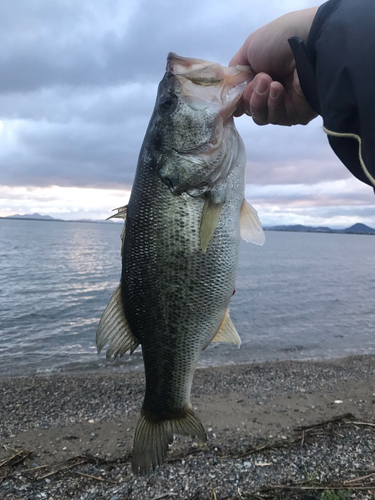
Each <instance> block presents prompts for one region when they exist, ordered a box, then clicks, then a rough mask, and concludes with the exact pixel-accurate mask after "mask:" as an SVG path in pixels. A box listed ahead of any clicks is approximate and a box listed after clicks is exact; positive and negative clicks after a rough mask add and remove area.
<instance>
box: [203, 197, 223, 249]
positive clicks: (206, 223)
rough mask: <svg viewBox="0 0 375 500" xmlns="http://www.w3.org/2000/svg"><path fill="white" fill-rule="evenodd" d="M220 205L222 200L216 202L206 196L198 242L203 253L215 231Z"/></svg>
mask: <svg viewBox="0 0 375 500" xmlns="http://www.w3.org/2000/svg"><path fill="white" fill-rule="evenodd" d="M222 206H223V202H219V203H216V202H214V201H213V200H212V199H211V198H210V197H208V198H206V202H205V204H204V207H203V211H202V218H201V225H200V228H199V236H200V243H201V249H202V252H203V253H205V252H206V251H207V248H208V245H209V243H210V241H211V238H212V236H213V234H214V232H215V229H216V226H217V223H218V220H219V216H220V211H221V207H222Z"/></svg>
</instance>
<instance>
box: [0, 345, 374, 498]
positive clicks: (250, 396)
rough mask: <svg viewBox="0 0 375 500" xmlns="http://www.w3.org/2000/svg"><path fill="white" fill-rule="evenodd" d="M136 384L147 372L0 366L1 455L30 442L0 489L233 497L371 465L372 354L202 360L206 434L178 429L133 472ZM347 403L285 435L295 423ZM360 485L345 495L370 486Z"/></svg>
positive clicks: (198, 405)
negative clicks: (162, 454) (3, 370)
mask: <svg viewBox="0 0 375 500" xmlns="http://www.w3.org/2000/svg"><path fill="white" fill-rule="evenodd" d="M143 394H144V376H143V373H134V372H133V373H120V374H113V373H111V374H105V373H104V374H103V373H85V374H82V373H81V374H69V375H51V376H35V377H17V378H0V395H1V404H0V438H1V446H0V464H1V461H2V460H6V459H8V458H9V457H10V456H11V455H12V454H14V452H16V451H17V450H18V451H20V450H27V451H30V454H29V455H28V457H27V458H26V459H25V460H24V462H23V463H20V464H18V465H16V466H14V465H13V466H12V464H11V463H10V464H9V467H8V465H7V464H6V465H3V466H1V467H0V498H5V499H7V500H15V499H18V498H28V499H30V500H33V499H39V498H53V499H55V498H58V499H65V498H82V499H88V498H92V499H102V498H103V499H104V498H105V499H107V498H108V499H111V500H120V499H122V498H124V499H125V498H129V499H138V498H150V499H156V498H167V497H172V498H183V499H185V498H186V499H187V498H189V499H190V498H195V499H200V498H202V499H209V498H212V499H214V498H216V499H217V500H219V499H224V498H227V499H228V498H238V499H240V498H250V497H249V496H248V497H246V495H250V494H251V493H255V492H256V491H259V490H260V489H261V488H262V487H265V486H269V485H271V484H279V485H284V486H285V485H287V484H297V483H298V482H300V481H303V480H304V478H305V479H306V476H307V477H310V476H309V475H311V477H315V478H318V479H319V482H320V484H322V485H325V484H329V482H332V481H344V480H349V479H353V478H355V477H357V476H358V475H361V474H362V475H363V476H364V475H366V474H365V472H368V473H370V472H369V471H371V470H372V471H373V472H375V451H374V450H375V425H369V424H375V415H374V410H375V356H372V355H368V356H354V357H349V358H343V359H338V360H326V361H315V362H310V361H304V362H297V361H283V362H266V363H262V364H249V365H238V366H225V367H213V368H202V369H198V370H197V371H196V375H195V378H194V383H193V389H192V404H193V408H194V409H195V411H196V413H197V415H198V416H199V418H200V419H201V421H202V423H203V425H204V426H205V428H206V430H207V434H208V442H207V443H206V444H200V443H199V442H194V441H193V440H191V439H189V438H178V439H176V440H175V442H174V443H173V445H172V447H171V450H170V452H169V461H168V463H166V464H165V465H164V466H163V467H161V468H159V469H158V470H157V471H156V472H154V473H152V474H151V475H149V476H148V477H146V478H136V477H134V476H133V475H132V473H131V470H130V462H129V457H130V452H131V447H132V440H133V436H134V430H135V426H136V423H137V419H138V416H139V411H140V407H141V404H142V399H143ZM344 414H351V416H348V417H347V419H343V420H342V421H341V423H339V424H337V425H336V424H332V425H331V426H328V427H327V429H328V431H327V432H325V431H324V432H323V431H322V433H321V435H319V434H317V436H315V435H314V436H315V437H314V438H313V439H311V436H310V437H309V431H306V439H305V438H304V431H303V434H301V431H299V432H300V436H302V438H301V439H300V440H299V441H298V440H297V441H296V442H292V440H293V439H295V438H296V436H297V434H296V431H295V429H296V428H297V427H301V426H304V427H308V426H311V425H314V424H317V423H319V422H325V421H328V420H331V419H333V418H335V417H338V416H342V415H344ZM353 420H354V421H355V422H361V423H360V424H353V423H352V422H353ZM365 424H366V425H365ZM324 429H326V428H324ZM298 439H299V438H298ZM283 442H284V443H285V446H282V443H283ZM297 442H298V444H296V443H297ZM278 443H279V444H280V443H281V447H280V446H279V445H278ZM274 444H276V445H277V446H276V447H274V446H273V445H274ZM265 445H270V446H271V447H270V448H269V449H264V450H260V451H257V452H255V453H254V449H255V448H256V447H260V446H265ZM249 450H252V452H251V453H247V454H246V452H247V451H249ZM77 457H81V458H77ZM85 457H86V461H85ZM69 460H70V462H69ZM74 460H76V462H77V463H78V462H81V463H78V465H74V464H75V463H76V462H74ZM95 460H96V462H95ZM59 463H60V464H62V463H65V469H64V470H60V471H59V472H57V473H54V471H56V469H58V467H60V468H61V467H62V465H61V466H56V464H59ZM72 464H73V465H72ZM41 466H50V467H49V468H48V467H46V468H43V467H42V468H41ZM53 467H55V468H53ZM50 472H52V473H51V474H50V475H48V476H47V477H46V474H49V473H50ZM370 480H372V479H371V478H369V479H368V480H367V481H370ZM374 480H375V475H374ZM288 481H289V483H288ZM348 484H351V486H353V484H354V485H355V484H356V483H348ZM366 484H367V483H366ZM369 487H370V486H368V488H369ZM368 488H367V490H365V489H362V490H355V495H356V496H352V497H350V498H372V497H371V496H368V497H367V496H366V495H370V494H369V493H366V491H370V490H369V489H368ZM283 491H284V490H283ZM353 491H354V490H353ZM373 491H375V481H374V490H373ZM285 494H287V495H289V494H290V495H291V496H284V498H303V497H302V496H299V497H298V496H293V495H294V494H295V493H294V492H293V488H292V489H291V492H289V493H285ZM314 494H315V495H317V493H313V495H314ZM163 495H164V496H163ZM254 498H255V497H254ZM259 498H260V497H259ZM271 498H272V497H271ZM311 498H320V497H318V496H315V497H314V496H311Z"/></svg>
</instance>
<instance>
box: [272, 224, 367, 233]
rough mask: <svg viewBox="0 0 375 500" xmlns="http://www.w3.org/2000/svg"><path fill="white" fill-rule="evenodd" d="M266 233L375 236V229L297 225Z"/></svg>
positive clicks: (359, 226) (280, 227)
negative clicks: (289, 232) (290, 232)
mask: <svg viewBox="0 0 375 500" xmlns="http://www.w3.org/2000/svg"><path fill="white" fill-rule="evenodd" d="M264 229H265V230H266V231H267V230H268V231H293V232H300V233H341V234H375V229H373V228H372V227H369V226H366V224H361V223H357V224H354V225H353V226H350V227H347V228H346V229H331V228H330V227H325V226H320V227H314V226H303V225H302V224H295V225H292V226H272V227H265V228H264Z"/></svg>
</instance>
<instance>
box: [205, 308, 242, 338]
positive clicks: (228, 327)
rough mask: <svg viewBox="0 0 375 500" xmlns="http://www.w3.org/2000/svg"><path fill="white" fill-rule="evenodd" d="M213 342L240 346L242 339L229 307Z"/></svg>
mask: <svg viewBox="0 0 375 500" xmlns="http://www.w3.org/2000/svg"><path fill="white" fill-rule="evenodd" d="M212 342H226V343H227V344H236V345H238V347H240V345H241V339H240V336H239V335H238V333H237V330H236V327H235V326H234V324H233V323H232V320H231V319H230V317H229V309H227V310H226V313H225V316H224V319H223V321H222V322H221V325H220V328H219V330H218V332H217V334H216V335H215V337H214V338H213V340H212Z"/></svg>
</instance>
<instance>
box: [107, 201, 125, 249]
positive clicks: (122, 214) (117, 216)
mask: <svg viewBox="0 0 375 500" xmlns="http://www.w3.org/2000/svg"><path fill="white" fill-rule="evenodd" d="M113 210H117V214H114V215H111V217H108V218H107V220H109V219H124V227H123V228H122V231H121V236H120V238H121V257H122V254H123V251H124V241H125V227H126V214H127V211H128V205H124V206H123V207H119V208H114V209H113Z"/></svg>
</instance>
